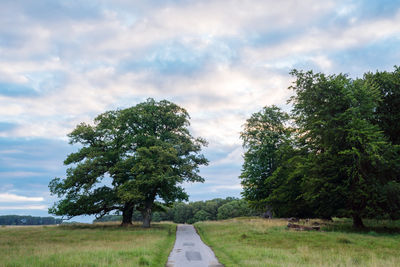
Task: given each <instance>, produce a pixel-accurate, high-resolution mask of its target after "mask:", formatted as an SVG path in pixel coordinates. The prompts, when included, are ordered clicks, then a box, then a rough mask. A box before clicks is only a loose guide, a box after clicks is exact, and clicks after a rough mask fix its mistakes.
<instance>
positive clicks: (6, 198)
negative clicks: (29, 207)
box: [0, 193, 44, 203]
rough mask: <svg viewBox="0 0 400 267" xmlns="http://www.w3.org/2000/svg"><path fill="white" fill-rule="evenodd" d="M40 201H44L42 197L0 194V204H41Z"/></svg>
mask: <svg viewBox="0 0 400 267" xmlns="http://www.w3.org/2000/svg"><path fill="white" fill-rule="evenodd" d="M41 201H44V198H43V197H26V196H18V195H15V194H10V193H0V203H15V202H41Z"/></svg>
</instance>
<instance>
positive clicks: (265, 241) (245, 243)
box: [195, 218, 400, 267]
mask: <svg viewBox="0 0 400 267" xmlns="http://www.w3.org/2000/svg"><path fill="white" fill-rule="evenodd" d="M365 224H366V226H369V225H370V226H371V225H373V228H370V229H368V230H366V231H363V232H355V231H353V230H352V228H351V221H349V220H335V222H334V223H330V224H328V225H326V226H323V227H322V231H321V232H317V231H310V232H308V231H294V230H287V227H286V225H287V221H285V220H278V219H276V220H275V219H272V220H266V219H256V218H238V219H231V220H226V221H219V222H199V223H196V224H195V226H196V228H197V229H198V232H199V234H200V236H201V238H202V239H203V241H204V242H205V243H206V244H207V245H209V246H211V247H212V249H213V250H214V252H215V254H216V255H217V257H218V259H219V260H220V262H221V263H222V264H225V266H226V267H229V266H385V267H390V266H393V267H394V266H400V252H399V251H400V250H399V249H400V232H399V229H400V222H399V221H396V222H392V223H390V222H389V223H388V224H382V223H377V222H376V221H365Z"/></svg>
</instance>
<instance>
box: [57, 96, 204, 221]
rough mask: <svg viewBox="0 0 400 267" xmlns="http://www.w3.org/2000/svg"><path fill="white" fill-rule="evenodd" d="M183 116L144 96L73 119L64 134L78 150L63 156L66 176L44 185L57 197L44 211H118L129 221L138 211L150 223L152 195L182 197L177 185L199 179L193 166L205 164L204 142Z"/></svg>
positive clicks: (99, 213)
mask: <svg viewBox="0 0 400 267" xmlns="http://www.w3.org/2000/svg"><path fill="white" fill-rule="evenodd" d="M189 118H190V117H189V115H188V113H187V112H186V110H185V109H183V108H181V107H179V106H177V105H176V104H173V103H171V102H169V101H166V100H163V101H160V102H156V101H155V100H154V99H148V100H147V101H146V102H144V103H140V104H138V105H136V106H134V107H131V108H127V109H122V110H115V111H108V112H105V113H103V114H100V115H99V116H98V117H96V119H95V120H94V124H93V125H89V124H86V123H81V124H79V125H78V126H77V127H76V128H75V130H73V131H72V132H71V133H70V134H69V135H68V136H69V138H70V143H71V144H80V149H79V150H78V151H77V152H75V153H71V154H70V155H68V157H67V158H66V160H65V161H64V163H65V164H66V165H69V166H70V167H69V168H68V169H67V174H66V177H65V178H64V179H60V178H55V179H53V180H52V181H51V182H50V184H49V187H50V191H51V193H52V194H55V195H58V197H60V198H62V199H61V200H60V201H58V202H56V203H55V204H54V206H53V207H52V208H50V210H49V212H50V213H52V214H55V215H60V216H66V217H67V218H72V217H74V216H77V215H83V214H88V215H96V216H97V217H101V216H103V215H105V214H108V213H109V212H111V211H121V212H122V214H123V222H122V224H123V225H129V224H131V223H132V214H133V211H134V210H139V211H140V212H141V213H142V215H143V226H144V227H150V220H151V213H152V210H153V209H154V208H155V207H156V206H157V202H156V200H159V201H161V200H162V201H164V203H166V204H168V203H171V202H173V201H175V200H187V198H188V195H187V194H186V193H185V191H184V189H183V188H182V186H181V184H182V183H183V182H203V181H204V179H203V178H202V177H201V176H200V175H199V166H200V165H206V164H208V161H207V159H206V158H205V157H204V156H203V155H202V154H201V153H200V152H201V148H202V147H203V146H205V145H206V141H205V140H204V139H202V138H194V137H193V136H192V135H191V134H190V132H189V129H188V126H189ZM104 178H111V182H105V180H106V181H107V179H104Z"/></svg>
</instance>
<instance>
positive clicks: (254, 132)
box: [240, 106, 291, 209]
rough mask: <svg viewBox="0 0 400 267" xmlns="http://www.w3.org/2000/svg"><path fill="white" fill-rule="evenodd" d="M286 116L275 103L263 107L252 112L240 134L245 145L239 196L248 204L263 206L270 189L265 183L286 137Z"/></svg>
mask: <svg viewBox="0 0 400 267" xmlns="http://www.w3.org/2000/svg"><path fill="white" fill-rule="evenodd" d="M288 119H289V116H288V115H287V114H286V113H285V112H282V111H281V110H280V109H279V108H278V107H275V106H272V107H264V108H263V110H261V111H260V112H257V113H254V114H253V115H252V116H251V118H250V119H248V120H247V121H246V124H245V125H244V131H243V132H242V133H241V135H240V137H241V139H242V140H243V147H244V149H245V154H244V163H243V170H242V174H241V175H240V178H241V179H242V186H243V193H242V194H243V196H244V197H245V198H246V199H247V200H248V201H249V202H250V203H251V205H252V206H254V207H257V208H259V209H264V208H265V206H266V201H265V199H266V198H267V197H268V195H269V194H270V193H271V190H272V188H271V184H268V183H266V182H265V181H266V179H267V178H268V177H270V176H271V175H272V174H273V172H274V171H275V170H276V169H277V168H278V166H279V165H280V163H281V153H280V150H281V149H282V148H283V147H285V146H286V143H287V142H288V141H289V138H290V133H291V131H290V129H289V128H288V127H287V126H286V123H287V122H288Z"/></svg>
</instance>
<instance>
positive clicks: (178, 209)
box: [172, 202, 193, 223]
mask: <svg viewBox="0 0 400 267" xmlns="http://www.w3.org/2000/svg"><path fill="white" fill-rule="evenodd" d="M172 210H173V220H174V222H176V223H187V222H189V220H190V219H191V218H193V211H192V208H191V206H189V205H188V204H185V203H183V202H179V203H176V204H175V205H174V206H173V208H172Z"/></svg>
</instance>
